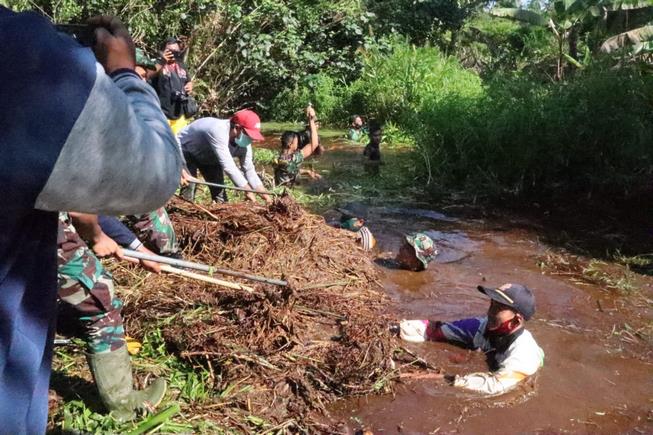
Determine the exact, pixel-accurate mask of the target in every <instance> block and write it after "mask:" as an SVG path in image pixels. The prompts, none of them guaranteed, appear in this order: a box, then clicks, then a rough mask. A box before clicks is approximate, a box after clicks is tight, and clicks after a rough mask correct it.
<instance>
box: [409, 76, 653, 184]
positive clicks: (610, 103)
mask: <svg viewBox="0 0 653 435" xmlns="http://www.w3.org/2000/svg"><path fill="white" fill-rule="evenodd" d="M651 96H653V82H652V81H651V79H650V78H648V77H645V76H642V75H640V74H639V73H638V72H637V71H635V70H631V69H623V70H606V69H602V68H596V69H595V70H590V71H587V72H583V73H582V74H578V75H577V76H576V77H574V78H573V79H572V80H570V81H568V82H566V83H541V82H536V81H532V80H529V79H528V78H517V79H515V78H511V79H496V80H494V81H492V82H490V83H488V84H487V85H486V86H485V87H484V92H483V93H482V94H480V95H479V96H477V97H475V98H473V99H471V100H470V99H464V98H462V99H455V98H454V99H448V100H447V101H442V100H440V99H437V98H427V99H425V101H424V102H423V104H422V105H421V106H420V109H419V111H418V112H417V114H416V115H417V122H416V123H415V124H413V125H412V126H411V128H413V129H414V131H415V134H416V137H417V140H416V143H417V144H418V146H419V147H420V148H421V150H422V154H423V155H424V156H425V158H426V159H427V160H428V163H429V164H428V165H426V166H427V167H431V168H433V170H434V171H435V172H436V175H437V177H438V178H440V179H441V180H443V181H445V182H448V183H456V184H458V185H466V186H468V187H474V188H476V189H479V188H486V189H487V190H494V191H496V190H500V191H511V192H513V193H528V192H542V191H554V190H555V191H570V192H576V191H592V190H599V191H606V190H612V191H614V190H615V189H625V188H628V187H629V186H631V185H633V184H636V183H638V182H640V181H642V180H644V179H646V178H647V177H648V176H650V175H651V173H652V172H651V171H652V168H653V124H652V123H651V120H652V119H653V118H652V116H653V110H652V106H651Z"/></svg>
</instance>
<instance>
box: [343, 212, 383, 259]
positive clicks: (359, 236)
mask: <svg viewBox="0 0 653 435" xmlns="http://www.w3.org/2000/svg"><path fill="white" fill-rule="evenodd" d="M340 212H341V213H342V216H341V217H340V224H339V227H340V228H342V229H343V230H347V231H351V232H352V233H354V234H355V237H356V240H357V241H358V242H359V243H360V245H361V248H363V250H364V251H371V250H372V249H374V247H375V246H376V239H375V238H374V236H373V235H372V232H371V231H370V230H369V228H367V226H365V221H364V220H363V219H360V218H358V217H355V216H352V215H350V214H349V213H347V212H346V211H340Z"/></svg>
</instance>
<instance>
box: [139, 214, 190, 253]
mask: <svg viewBox="0 0 653 435" xmlns="http://www.w3.org/2000/svg"><path fill="white" fill-rule="evenodd" d="M127 220H128V221H129V223H130V225H131V226H132V227H133V229H134V230H135V231H136V232H137V236H138V238H139V240H141V241H142V242H143V244H144V245H145V246H146V247H147V248H148V249H150V250H152V251H153V252H155V253H157V254H160V255H170V254H176V253H178V252H179V246H178V245H177V236H176V235H175V229H174V228H173V226H172V221H171V220H170V217H169V216H168V213H167V212H166V209H165V208H163V207H161V208H158V209H156V210H154V211H151V212H149V213H146V214H140V215H133V216H127Z"/></svg>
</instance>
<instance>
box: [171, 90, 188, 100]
mask: <svg viewBox="0 0 653 435" xmlns="http://www.w3.org/2000/svg"><path fill="white" fill-rule="evenodd" d="M172 98H173V99H174V100H175V101H178V102H180V103H185V102H186V101H188V94H187V93H186V92H180V91H177V92H175V93H174V94H172Z"/></svg>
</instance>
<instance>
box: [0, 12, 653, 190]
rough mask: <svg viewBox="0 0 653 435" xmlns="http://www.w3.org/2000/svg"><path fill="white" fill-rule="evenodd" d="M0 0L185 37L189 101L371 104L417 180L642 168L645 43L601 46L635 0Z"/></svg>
mask: <svg viewBox="0 0 653 435" xmlns="http://www.w3.org/2000/svg"><path fill="white" fill-rule="evenodd" d="M4 2H5V3H7V4H8V5H9V6H10V7H12V8H14V9H17V10H28V9H31V10H37V11H39V12H40V13H43V14H45V15H47V16H49V17H51V18H52V20H53V21H55V22H82V21H83V20H84V19H85V18H87V17H89V16H92V15H96V14H115V15H118V16H120V17H121V18H122V19H123V21H124V22H126V23H127V24H128V26H129V28H130V31H131V32H132V34H133V35H134V38H135V40H136V42H137V44H138V45H139V46H141V47H142V48H144V49H146V50H147V51H148V52H149V53H150V55H158V49H159V48H160V47H159V45H160V43H161V41H163V40H164V39H165V38H166V37H168V36H171V35H175V36H180V35H185V36H187V37H188V38H189V46H190V52H189V58H188V64H189V65H190V68H191V72H192V73H193V74H194V79H195V84H196V85H195V90H196V95H197V97H198V100H199V101H200V103H201V110H202V114H204V115H216V116H220V115H224V114H228V113H231V112H232V111H234V110H236V109H239V108H242V107H253V108H256V109H257V110H258V111H259V112H260V113H261V114H262V115H263V118H264V119H267V120H277V121H301V120H302V117H303V115H302V108H303V107H305V106H306V105H307V104H308V103H309V102H310V103H312V104H313V105H314V106H315V107H316V109H317V111H318V114H319V116H320V119H321V120H322V121H323V122H324V123H328V124H333V125H338V126H345V125H346V122H347V119H348V117H349V115H350V114H352V113H358V114H362V115H365V116H367V117H368V118H375V119H377V120H379V121H381V122H384V123H386V125H387V126H388V127H389V128H388V129H387V130H388V132H391V133H392V139H395V140H397V139H400V140H401V141H403V142H407V143H408V144H409V145H410V146H411V147H412V148H413V150H414V153H413V155H414V161H415V163H414V164H415V168H416V171H417V173H418V174H419V177H420V178H421V179H422V181H423V182H424V184H425V185H434V186H445V187H455V188H470V189H474V190H475V191H479V190H484V191H489V192H492V193H495V194H504V193H513V194H526V193H528V194H536V193H538V192H545V191H556V192H564V191H572V192H577V191H579V190H582V191H588V190H589V191H592V190H605V189H612V190H615V189H616V191H623V190H624V189H629V188H632V187H633V186H636V185H638V184H640V183H644V182H646V180H648V179H650V177H651V174H652V173H653V169H652V167H653V157H652V155H651V154H652V151H651V143H652V139H653V130H652V127H651V119H653V117H652V116H651V115H653V113H652V104H651V102H652V98H653V97H652V96H653V85H652V84H651V78H650V71H651V67H650V66H651V64H653V58H652V56H653V54H651V53H653V42H651V41H649V42H646V41H644V42H642V41H640V43H637V44H635V46H634V48H633V47H627V45H628V44H626V43H627V42H628V40H627V39H624V40H623V41H622V42H623V45H624V47H625V49H624V51H621V52H618V53H609V54H602V53H601V52H600V51H601V50H600V47H601V44H602V41H604V40H605V39H606V38H608V37H610V36H613V35H616V34H619V33H620V32H624V31H628V30H630V29H631V28H632V27H633V26H645V25H647V24H650V23H653V7H650V5H649V4H648V3H646V2H645V1H643V0H618V1H616V0H565V1H562V0H552V1H548V2H542V3H540V2H536V1H533V2H530V3H528V5H527V6H526V9H515V4H514V2H512V1H510V0H504V1H500V2H498V3H496V2H483V1H475V0H457V1H452V0H393V1H386V0H330V1H325V0H313V1H308V0H180V1H175V2H167V1H161V0H158V1H154V2H152V1H146V0H89V1H85V2H76V1H74V0H4ZM497 6H498V7H501V9H497V8H496V7H497ZM499 15H500V16H502V17H508V18H510V19H506V18H498V17H497V16H499ZM628 26H631V27H628ZM643 34H644V35H645V33H643ZM631 45H632V44H631ZM649 48H650V50H649Z"/></svg>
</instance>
